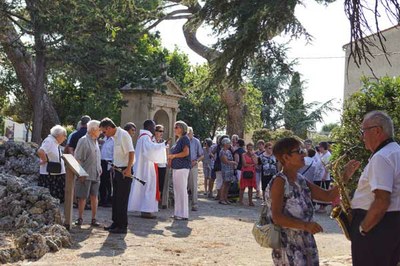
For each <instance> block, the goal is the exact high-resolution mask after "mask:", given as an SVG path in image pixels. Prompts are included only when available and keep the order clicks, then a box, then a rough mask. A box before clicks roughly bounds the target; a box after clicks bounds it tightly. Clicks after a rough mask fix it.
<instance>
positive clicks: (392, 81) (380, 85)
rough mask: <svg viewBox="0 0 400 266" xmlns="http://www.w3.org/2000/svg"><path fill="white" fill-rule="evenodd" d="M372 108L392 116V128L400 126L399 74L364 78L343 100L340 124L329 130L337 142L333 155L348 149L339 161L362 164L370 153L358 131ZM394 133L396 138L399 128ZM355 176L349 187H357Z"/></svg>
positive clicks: (398, 134) (366, 160) (335, 155)
mask: <svg viewBox="0 0 400 266" xmlns="http://www.w3.org/2000/svg"><path fill="white" fill-rule="evenodd" d="M373 110H383V111H385V112H386V113H387V114H388V115H389V116H391V117H392V119H393V123H394V128H395V129H399V128H400V78H389V77H384V78H381V79H379V80H378V81H373V80H368V79H366V78H364V79H363V85H362V87H361V89H360V90H359V91H358V92H356V93H354V94H352V95H351V96H350V98H349V99H347V100H346V101H345V104H344V110H343V116H342V125H341V127H340V128H339V129H338V130H335V131H334V132H332V137H333V138H334V140H336V141H337V142H338V143H337V144H335V145H334V153H333V157H332V159H335V158H338V156H340V155H342V154H344V153H345V152H346V151H347V153H348V156H347V158H346V159H345V160H343V162H342V163H341V165H344V164H345V163H346V162H347V161H348V160H350V159H357V160H359V161H361V164H362V165H361V167H360V169H363V168H364V167H365V165H366V164H367V163H368V158H369V156H370V155H371V153H370V152H369V151H367V150H366V149H365V148H364V143H363V141H362V140H361V138H360V133H359V132H360V126H361V122H362V120H363V117H364V115H365V114H366V113H368V112H370V111H373ZM395 133H396V134H395V139H397V140H399V139H400V131H399V130H397V132H395ZM354 147H355V148H354ZM360 173H361V170H360V171H359V174H360ZM357 176H359V175H357V174H355V178H353V179H352V181H351V185H350V187H352V188H355V187H356V184H357V182H358V178H357Z"/></svg>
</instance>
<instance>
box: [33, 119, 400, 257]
mask: <svg viewBox="0 0 400 266" xmlns="http://www.w3.org/2000/svg"><path fill="white" fill-rule="evenodd" d="M79 126H80V128H79V129H77V131H76V132H75V133H73V135H72V137H71V136H70V138H69V141H68V142H67V146H66V148H65V152H68V153H71V154H73V155H74V157H75V158H76V159H77V160H78V162H79V163H80V164H81V165H82V167H83V168H84V169H85V171H86V172H87V173H88V175H89V176H88V177H77V182H76V188H75V196H76V198H77V201H78V209H79V212H78V213H79V217H78V219H77V221H76V224H77V225H82V224H83V210H84V208H85V206H86V201H87V199H90V207H91V210H92V219H91V223H90V224H91V225H92V226H99V223H98V222H97V220H96V210H97V205H98V200H99V205H101V206H104V207H108V206H111V207H112V217H111V219H112V223H111V225H109V226H107V227H105V230H107V231H109V232H110V233H126V232H127V226H128V216H127V213H128V211H137V212H140V213H141V217H142V218H146V219H154V218H156V213H157V212H158V210H159V208H160V200H161V197H162V193H163V191H165V190H164V187H165V184H166V183H168V182H166V172H167V168H170V169H171V171H172V180H173V192H174V204H175V205H174V215H173V217H172V218H174V219H175V220H188V218H189V213H190V212H189V210H191V211H197V210H198V208H199V205H198V163H199V162H200V161H202V166H203V173H204V195H205V196H207V197H208V198H210V199H211V198H214V199H215V200H218V203H219V204H222V205H230V204H233V203H234V202H235V200H236V198H237V205H245V204H246V205H248V206H254V202H253V190H255V196H256V198H259V199H262V200H263V202H264V203H265V204H266V205H267V206H268V207H269V210H270V212H269V216H270V217H269V218H270V219H271V220H272V221H273V222H274V223H275V224H277V225H280V226H281V227H282V232H281V242H282V246H281V248H279V249H274V250H273V251H272V256H273V260H274V262H275V264H277V265H318V261H319V258H318V249H317V246H316V242H315V240H314V236H313V235H314V234H315V233H318V232H321V231H323V228H322V227H321V226H320V225H319V224H318V223H316V222H314V220H313V215H314V212H317V213H324V212H326V209H325V208H326V206H327V205H328V204H331V202H332V201H335V200H337V199H338V198H339V190H338V188H337V187H336V186H334V185H332V184H331V176H330V172H329V164H330V162H329V161H330V157H331V153H330V147H329V143H327V142H320V143H319V144H318V145H317V146H313V143H312V141H311V140H308V139H307V140H305V141H304V142H300V141H299V140H298V139H296V138H283V139H281V140H278V141H277V142H275V143H273V142H270V141H267V142H266V141H265V140H258V141H257V142H256V145H254V144H253V143H251V142H248V143H245V141H244V140H243V139H240V138H239V137H238V136H237V135H233V136H231V137H229V136H228V135H223V136H220V137H217V140H216V143H213V141H212V140H211V139H205V140H204V141H200V140H199V139H197V138H195V137H194V131H193V128H191V127H189V126H188V125H187V124H186V123H185V122H183V121H177V122H176V123H175V125H174V135H175V142H174V143H172V141H171V139H168V140H165V139H163V132H164V127H163V126H162V125H156V124H155V122H154V121H152V120H146V121H144V123H143V129H141V130H140V131H139V134H138V137H137V143H136V149H135V148H134V146H133V141H132V137H133V136H134V135H135V134H136V131H137V128H136V125H135V124H133V123H127V124H126V125H125V127H124V128H121V127H117V126H116V125H115V123H114V122H113V121H112V120H111V119H109V118H104V119H103V120H101V121H97V120H92V119H91V118H90V117H88V116H83V117H82V118H81V120H80V123H79ZM393 134H394V133H393V122H392V120H391V118H390V117H389V116H388V115H387V114H386V113H384V112H380V111H373V112H370V113H368V114H366V115H365V117H364V120H363V123H362V125H361V135H362V138H363V141H364V143H365V147H366V148H367V149H368V150H370V151H371V152H372V155H371V158H370V160H369V163H368V165H367V166H366V168H365V169H364V171H363V173H362V175H361V178H360V181H359V184H358V187H357V190H356V191H355V194H354V197H353V200H352V208H353V217H354V218H353V220H352V223H351V228H350V234H351V241H352V254H353V263H354V265H396V264H393V263H394V262H395V263H397V262H398V261H399V254H400V168H399V167H398V162H399V161H400V146H399V145H398V144H397V143H396V142H394V140H393ZM100 135H102V136H101V137H100ZM66 137H67V135H66V130H65V128H63V127H61V126H59V125H57V126H55V127H53V128H52V129H51V132H50V135H49V136H48V137H47V138H46V139H45V140H44V141H43V143H42V145H41V147H40V148H39V150H38V155H39V157H40V164H41V167H40V178H39V185H41V186H45V187H48V188H49V190H50V192H51V194H52V195H53V196H54V197H57V198H59V199H60V200H61V201H62V200H63V197H64V191H63V186H64V174H65V166H64V163H63V159H62V158H61V155H62V152H61V149H60V145H61V144H62V143H64V142H65V140H66ZM172 144H173V145H172ZM48 162H59V163H60V164H61V168H60V169H59V171H58V172H50V170H49V168H48V167H47V164H48ZM359 167H360V162H358V161H356V160H350V161H349V162H348V163H347V164H346V166H345V167H344V171H343V179H344V180H343V182H347V180H348V179H349V178H350V177H351V176H352V175H353V174H354V173H355V171H356V170H357V169H358V168H359ZM214 184H215V186H214ZM214 188H215V190H214ZM246 188H247V191H248V197H247V200H248V202H245V197H244V193H245V190H246ZM236 192H237V195H234V198H235V199H234V200H233V197H232V193H234V194H235V193H236ZM388 228H390V229H388ZM382 243H385V245H382ZM389 247H390V248H389ZM378 261H379V262H382V261H384V262H386V263H382V264H380V263H375V262H378ZM372 262H374V263H372Z"/></svg>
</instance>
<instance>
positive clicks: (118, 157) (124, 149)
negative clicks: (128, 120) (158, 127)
mask: <svg viewBox="0 0 400 266" xmlns="http://www.w3.org/2000/svg"><path fill="white" fill-rule="evenodd" d="M113 139H114V155H113V164H114V165H115V166H116V167H127V166H128V162H129V152H132V151H135V149H134V148H133V143H132V138H131V136H130V135H129V133H128V132H126V131H125V130H123V129H122V128H120V127H117V131H116V132H115V135H114V136H113Z"/></svg>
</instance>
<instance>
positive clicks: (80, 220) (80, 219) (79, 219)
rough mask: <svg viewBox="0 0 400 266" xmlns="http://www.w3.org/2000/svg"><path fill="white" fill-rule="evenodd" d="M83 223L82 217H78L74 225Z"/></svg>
mask: <svg viewBox="0 0 400 266" xmlns="http://www.w3.org/2000/svg"><path fill="white" fill-rule="evenodd" d="M82 224H83V219H82V218H78V220H76V221H75V225H82Z"/></svg>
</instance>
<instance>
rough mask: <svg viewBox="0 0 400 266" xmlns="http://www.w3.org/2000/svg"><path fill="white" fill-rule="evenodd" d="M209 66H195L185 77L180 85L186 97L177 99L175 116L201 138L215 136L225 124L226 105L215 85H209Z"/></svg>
mask: <svg viewBox="0 0 400 266" xmlns="http://www.w3.org/2000/svg"><path fill="white" fill-rule="evenodd" d="M209 74H210V72H209V68H208V67H207V66H206V65H203V66H197V67H195V68H194V69H193V71H191V72H189V73H188V74H187V76H186V78H185V84H186V85H185V86H184V87H182V89H183V90H184V92H185V93H186V98H184V99H181V100H180V101H179V108H180V112H179V113H178V116H177V118H178V119H179V120H183V121H185V122H186V123H188V125H190V126H192V127H193V129H194V131H195V134H196V135H198V136H199V137H200V138H201V139H204V138H207V137H211V138H213V137H214V136H215V132H216V131H217V130H218V129H221V128H222V127H223V126H224V125H225V120H224V119H225V117H226V106H224V105H222V104H221V98H220V96H219V93H218V88H217V87H216V86H209V84H208V82H209V78H210V76H209Z"/></svg>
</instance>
